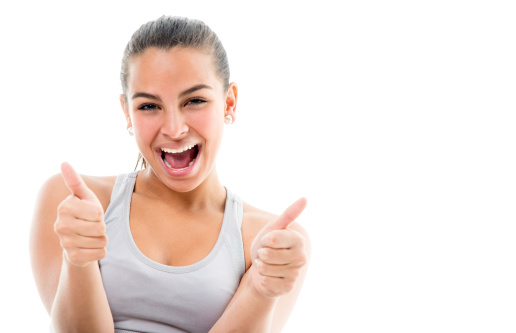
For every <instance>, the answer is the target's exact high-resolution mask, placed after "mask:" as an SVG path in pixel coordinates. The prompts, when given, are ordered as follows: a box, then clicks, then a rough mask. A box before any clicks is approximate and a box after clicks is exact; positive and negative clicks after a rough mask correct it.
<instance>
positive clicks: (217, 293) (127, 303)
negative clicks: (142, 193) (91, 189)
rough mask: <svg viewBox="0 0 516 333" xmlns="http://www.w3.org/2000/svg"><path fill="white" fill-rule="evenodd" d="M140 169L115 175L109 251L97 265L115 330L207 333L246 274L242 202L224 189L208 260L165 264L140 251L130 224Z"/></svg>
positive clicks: (108, 224) (108, 215) (107, 218)
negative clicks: (221, 211) (222, 207)
mask: <svg viewBox="0 0 516 333" xmlns="http://www.w3.org/2000/svg"><path fill="white" fill-rule="evenodd" d="M137 173H138V171H134V172H131V173H129V174H123V175H120V176H118V177H117V179H116V182H115V186H114V187H113V192H112V194H111V202H110V204H109V206H108V208H107V210H106V214H105V221H106V233H107V235H108V245H107V255H106V257H105V258H104V259H102V260H100V263H99V264H100V271H101V274H102V280H103V282H104V288H105V290H106V294H107V298H108V301H109V306H110V308H111V313H112V314H113V319H114V322H115V332H116V333H122V332H163V333H165V332H208V331H209V330H210V329H211V327H212V326H213V325H214V324H215V322H216V321H217V320H218V319H219V318H220V316H221V315H222V313H223V312H224V310H225V308H226V307H227V305H228V303H229V302H230V300H231V298H232V297H233V295H234V294H235V292H236V290H237V288H238V285H239V283H240V279H241V278H242V276H243V275H244V273H245V260H244V249H243V244H242V235H241V232H240V227H241V224H242V216H243V208H242V201H241V200H240V198H239V197H238V196H236V195H235V194H233V193H231V191H229V190H228V189H226V191H227V196H226V206H225V212H224V220H223V222H222V228H221V231H220V234H219V238H218V240H217V242H216V244H215V246H214V247H213V249H212V250H211V252H210V253H209V254H208V255H207V256H206V257H205V258H204V259H202V260H201V261H199V262H197V263H195V264H192V265H189V266H182V267H173V266H167V265H163V264H160V263H157V262H155V261H153V260H151V259H149V258H147V257H146V256H145V255H144V254H143V253H142V252H140V250H139V249H138V247H137V246H136V244H135V242H134V239H133V237H132V234H131V230H130V228H129V209H130V203H131V197H132V193H133V189H134V183H135V180H136V175H137Z"/></svg>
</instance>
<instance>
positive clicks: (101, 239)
mask: <svg viewBox="0 0 516 333" xmlns="http://www.w3.org/2000/svg"><path fill="white" fill-rule="evenodd" d="M107 243H108V239H107V236H105V235H104V236H102V237H101V238H100V244H101V246H102V247H106V246H107Z"/></svg>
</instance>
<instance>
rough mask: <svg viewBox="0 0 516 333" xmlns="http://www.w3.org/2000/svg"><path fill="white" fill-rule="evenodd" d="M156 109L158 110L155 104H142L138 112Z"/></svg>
mask: <svg viewBox="0 0 516 333" xmlns="http://www.w3.org/2000/svg"><path fill="white" fill-rule="evenodd" d="M157 109H159V108H158V106H157V105H155V104H143V105H142V106H140V107H138V110H141V111H154V110H157Z"/></svg>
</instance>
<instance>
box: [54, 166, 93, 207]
mask: <svg viewBox="0 0 516 333" xmlns="http://www.w3.org/2000/svg"><path fill="white" fill-rule="evenodd" d="M61 174H62V175H63V178H64V182H65V184H66V187H68V188H69V189H70V191H71V192H72V194H73V195H75V196H76V197H78V198H79V199H83V200H95V201H98V199H97V196H96V195H95V194H94V193H93V192H92V191H91V190H90V189H89V188H88V186H86V184H85V183H84V180H83V179H82V177H81V176H79V174H77V172H75V170H74V169H73V168H72V166H71V165H70V164H68V163H66V162H63V163H62V164H61Z"/></svg>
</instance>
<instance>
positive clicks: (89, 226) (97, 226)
mask: <svg viewBox="0 0 516 333" xmlns="http://www.w3.org/2000/svg"><path fill="white" fill-rule="evenodd" d="M74 222H75V224H76V230H75V234H76V235H79V236H83V237H100V236H104V235H105V234H106V224H105V223H104V222H97V223H95V222H93V223H92V222H90V221H84V220H75V221H74Z"/></svg>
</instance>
